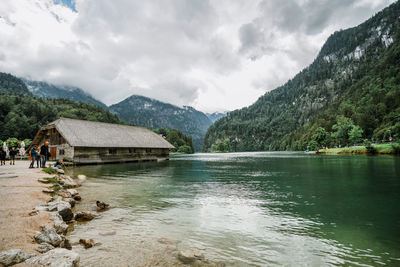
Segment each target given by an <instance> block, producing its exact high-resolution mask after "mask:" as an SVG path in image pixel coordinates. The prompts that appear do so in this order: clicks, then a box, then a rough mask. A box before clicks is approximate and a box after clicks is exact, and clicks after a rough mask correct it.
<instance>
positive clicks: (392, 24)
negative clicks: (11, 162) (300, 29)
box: [204, 2, 400, 151]
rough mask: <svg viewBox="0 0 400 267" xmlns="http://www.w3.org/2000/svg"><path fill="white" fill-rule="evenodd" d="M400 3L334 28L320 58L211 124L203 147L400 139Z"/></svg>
mask: <svg viewBox="0 0 400 267" xmlns="http://www.w3.org/2000/svg"><path fill="white" fill-rule="evenodd" d="M399 14H400V2H396V3H395V4H392V5H391V6H389V7H388V8H386V9H384V10H383V11H381V12H380V13H378V14H376V15H375V16H374V17H372V18H371V19H369V20H367V21H366V22H364V23H363V24H361V25H359V26H357V27H354V28H351V29H348V30H343V31H339V32H336V33H334V34H333V35H331V36H330V37H329V39H328V40H327V42H326V43H325V44H324V46H323V47H322V49H321V51H320V53H319V55H318V56H317V58H316V59H315V61H314V62H313V63H312V64H311V65H310V66H309V67H307V68H306V69H304V70H303V71H301V72H300V73H299V74H297V75H296V76H295V77H294V78H293V79H292V80H290V81H288V82H287V83H286V84H285V85H283V86H281V87H278V88H277V89H275V90H273V91H271V92H268V93H266V94H265V95H264V96H262V97H260V98H259V99H258V100H257V102H256V103H254V104H253V105H251V106H249V107H247V108H243V109H240V110H235V111H233V112H230V113H229V114H228V116H227V117H225V118H222V119H220V120H218V121H217V122H216V123H215V124H214V125H212V126H211V127H210V128H209V130H208V132H207V134H206V137H205V144H204V150H205V151H211V150H213V148H215V147H217V146H222V145H221V144H225V147H229V149H230V151H263V150H305V149H309V148H318V147H323V146H329V147H330V146H344V145H349V144H354V143H358V142H361V140H364V139H370V140H372V141H382V140H388V139H389V138H390V137H392V138H394V139H399V138H400V42H399V41H400V19H399Z"/></svg>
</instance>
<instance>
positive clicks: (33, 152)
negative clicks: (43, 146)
mask: <svg viewBox="0 0 400 267" xmlns="http://www.w3.org/2000/svg"><path fill="white" fill-rule="evenodd" d="M36 148H37V147H36V146H33V147H32V148H31V151H30V152H29V154H30V155H31V158H32V162H31V165H30V166H29V168H34V167H33V165H34V164H35V160H36V157H37V151H36Z"/></svg>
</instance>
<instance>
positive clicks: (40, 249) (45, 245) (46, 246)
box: [36, 243, 54, 253]
mask: <svg viewBox="0 0 400 267" xmlns="http://www.w3.org/2000/svg"><path fill="white" fill-rule="evenodd" d="M52 249H54V247H53V246H52V245H50V244H48V243H42V244H40V245H39V247H38V248H37V249H36V250H37V251H38V252H39V253H46V252H47V251H49V250H52Z"/></svg>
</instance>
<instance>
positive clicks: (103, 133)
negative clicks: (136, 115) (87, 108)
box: [35, 118, 174, 148]
mask: <svg viewBox="0 0 400 267" xmlns="http://www.w3.org/2000/svg"><path fill="white" fill-rule="evenodd" d="M53 127H55V128H56V129H57V131H58V132H59V133H60V134H61V135H62V136H63V137H64V139H65V140H66V141H67V142H68V144H69V145H71V146H77V147H138V148H174V146H173V145H171V144H170V143H169V142H168V141H166V140H165V139H164V138H163V137H161V136H159V135H158V134H156V133H154V132H152V131H150V130H149V129H146V128H142V127H136V126H127V125H121V124H112V123H104V122H94V121H84V120H74V119H67V118H60V119H58V120H56V121H54V122H52V123H49V124H48V125H46V126H44V127H43V128H41V130H40V131H42V130H45V129H49V128H53ZM40 131H39V133H40ZM39 133H38V135H39ZM38 135H37V136H36V137H38ZM35 139H36V138H35Z"/></svg>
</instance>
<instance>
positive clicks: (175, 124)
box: [109, 95, 212, 151]
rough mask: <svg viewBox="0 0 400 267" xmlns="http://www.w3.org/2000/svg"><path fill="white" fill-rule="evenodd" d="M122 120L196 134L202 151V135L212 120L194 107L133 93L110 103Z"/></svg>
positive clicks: (195, 141)
mask: <svg viewBox="0 0 400 267" xmlns="http://www.w3.org/2000/svg"><path fill="white" fill-rule="evenodd" d="M109 108H110V110H111V111H112V112H113V113H115V114H116V115H117V116H118V117H119V118H120V119H121V120H123V121H126V122H128V123H132V124H134V125H138V126H143V127H147V128H150V129H157V128H166V129H177V130H179V131H181V132H183V133H184V134H186V135H189V136H191V137H192V138H193V145H194V147H195V149H196V151H201V149H202V144H203V138H204V135H205V133H206V131H207V129H208V127H209V126H210V125H211V124H212V122H211V120H210V119H209V118H208V117H207V116H206V115H205V114H204V113H202V112H200V111H197V110H195V109H194V108H192V107H183V108H180V107H177V106H174V105H171V104H167V103H163V102H161V101H157V100H155V99H151V98H148V97H144V96H138V95H133V96H131V97H128V98H127V99H125V100H123V101H121V102H120V103H118V104H115V105H112V106H110V107H109Z"/></svg>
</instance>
